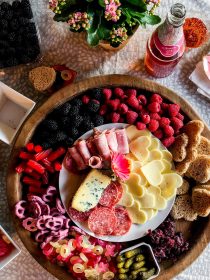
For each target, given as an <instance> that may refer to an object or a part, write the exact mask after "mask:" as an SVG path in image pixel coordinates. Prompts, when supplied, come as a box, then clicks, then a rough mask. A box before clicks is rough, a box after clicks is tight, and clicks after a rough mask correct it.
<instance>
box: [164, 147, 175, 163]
mask: <svg viewBox="0 0 210 280" xmlns="http://www.w3.org/2000/svg"><path fill="white" fill-rule="evenodd" d="M162 155H163V159H165V160H167V161H169V162H170V161H172V160H173V157H172V154H171V153H170V152H169V151H167V150H162Z"/></svg>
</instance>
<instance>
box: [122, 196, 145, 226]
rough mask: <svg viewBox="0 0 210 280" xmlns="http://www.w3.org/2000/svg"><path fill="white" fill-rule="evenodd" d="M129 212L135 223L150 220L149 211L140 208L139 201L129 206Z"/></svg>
mask: <svg viewBox="0 0 210 280" xmlns="http://www.w3.org/2000/svg"><path fill="white" fill-rule="evenodd" d="M127 211H128V214H129V216H130V218H131V220H132V222H133V223H134V224H144V223H146V221H147V220H148V217H147V213H146V212H145V211H143V210H142V209H141V208H140V205H139V203H138V201H135V202H134V204H133V206H132V207H129V208H127Z"/></svg>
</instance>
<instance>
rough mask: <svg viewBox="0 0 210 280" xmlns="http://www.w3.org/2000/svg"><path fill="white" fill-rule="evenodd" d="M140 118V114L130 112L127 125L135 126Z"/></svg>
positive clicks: (127, 115)
mask: <svg viewBox="0 0 210 280" xmlns="http://www.w3.org/2000/svg"><path fill="white" fill-rule="evenodd" d="M137 118H138V114H137V113H136V112H134V111H128V112H127V113H126V120H127V123H129V124H134V123H135V121H136V120H137Z"/></svg>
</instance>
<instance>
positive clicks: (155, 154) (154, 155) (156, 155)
mask: <svg viewBox="0 0 210 280" xmlns="http://www.w3.org/2000/svg"><path fill="white" fill-rule="evenodd" d="M162 157H163V155H162V152H161V151H160V150H152V151H150V152H149V157H148V159H147V162H148V161H153V160H160V159H162Z"/></svg>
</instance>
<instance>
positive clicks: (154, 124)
mask: <svg viewBox="0 0 210 280" xmlns="http://www.w3.org/2000/svg"><path fill="white" fill-rule="evenodd" d="M158 127H159V122H158V121H156V120H151V121H150V123H149V124H148V129H149V131H151V132H154V131H156V130H157V129H158Z"/></svg>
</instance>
